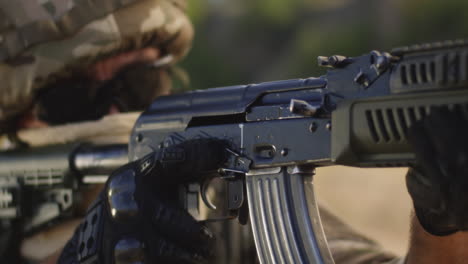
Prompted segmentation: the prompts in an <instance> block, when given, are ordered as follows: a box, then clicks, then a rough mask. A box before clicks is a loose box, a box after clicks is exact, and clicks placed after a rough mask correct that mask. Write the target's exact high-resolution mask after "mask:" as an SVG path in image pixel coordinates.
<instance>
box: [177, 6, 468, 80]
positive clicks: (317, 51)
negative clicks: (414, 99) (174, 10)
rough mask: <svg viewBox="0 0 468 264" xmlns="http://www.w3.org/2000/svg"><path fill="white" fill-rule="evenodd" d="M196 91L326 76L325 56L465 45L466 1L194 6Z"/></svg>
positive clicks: (188, 64) (190, 67)
mask: <svg viewBox="0 0 468 264" xmlns="http://www.w3.org/2000/svg"><path fill="white" fill-rule="evenodd" d="M189 3H190V5H189V14H190V16H191V18H192V20H193V21H194V25H195V29H196V32H197V34H196V38H195V42H194V45H193V49H192V52H191V53H190V55H189V56H188V57H187V59H186V60H185V61H184V62H183V63H182V66H183V67H184V68H185V69H186V70H187V71H188V73H189V75H190V77H191V80H192V85H191V86H192V88H193V89H203V88H209V87H216V86H226V85H234V84H243V83H252V82H261V81H269V80H274V79H287V78H298V77H307V76H319V75H322V74H323V73H325V69H321V68H319V67H318V66H317V65H316V64H317V63H316V58H317V56H319V55H333V54H340V55H348V56H357V55H360V54H362V53H365V52H368V51H370V50H372V49H378V50H389V49H391V48H392V47H395V46H399V45H408V44H415V43H421V42H428V41H437V40H445V39H455V38H466V37H467V32H468V20H467V19H466V18H465V16H464V15H465V13H466V10H468V1H463V0H444V1H440V0H424V1H423V0H379V1H375V0H326V1H325V0H309V1H306V0H289V1H284V0H256V1H250V0H236V1H228V0H211V1H189Z"/></svg>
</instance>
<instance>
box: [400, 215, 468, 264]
mask: <svg viewBox="0 0 468 264" xmlns="http://www.w3.org/2000/svg"><path fill="white" fill-rule="evenodd" d="M411 222H412V227H411V240H410V247H409V251H408V257H407V262H406V264H433V263H434V264H435V263H437V264H440V263H451V264H459V263H460V264H461V263H466V260H467V259H468V232H457V233H454V234H452V235H449V236H433V235H431V234H429V233H427V232H426V231H425V230H424V229H423V228H422V227H421V225H420V224H419V221H418V220H417V218H416V216H414V215H413V216H412V221H411Z"/></svg>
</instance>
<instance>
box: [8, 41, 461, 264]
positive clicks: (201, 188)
mask: <svg viewBox="0 0 468 264" xmlns="http://www.w3.org/2000/svg"><path fill="white" fill-rule="evenodd" d="M318 62H319V64H320V65H321V66H325V67H328V68H329V70H328V71H327V73H326V74H325V75H324V76H321V77H319V78H306V79H296V80H286V81H275V82H266V83H261V84H251V85H242V86H231V87H223V88H214V89H208V90H200V91H193V92H189V93H185V94H180V95H174V96H167V97H161V98H159V99H157V100H156V101H155V102H154V103H153V104H152V105H151V106H150V107H149V108H148V109H147V110H146V111H145V112H144V113H143V114H142V115H141V116H140V118H139V119H138V121H137V122H136V124H135V127H134V129H133V132H132V135H131V138H130V144H129V146H128V157H129V160H136V159H139V158H141V157H143V156H144V155H146V154H148V153H150V152H152V151H157V150H158V149H162V148H165V147H168V146H170V145H173V144H178V143H180V142H183V141H185V140H189V139H196V138H216V139H221V140H225V141H227V142H229V149H228V151H229V152H230V153H231V155H230V158H229V159H228V162H227V163H226V164H225V166H223V168H220V171H219V174H218V175H215V176H213V177H214V178H216V179H218V180H219V179H221V182H223V183H225V188H226V191H225V197H223V199H222V201H221V203H218V204H217V205H216V206H215V205H214V204H213V202H212V201H211V198H210V197H209V195H207V193H208V191H207V190H208V189H209V185H210V183H209V181H203V182H198V183H193V184H189V185H187V186H182V187H181V190H182V191H181V202H182V203H183V205H184V206H185V208H186V209H187V210H188V211H189V212H190V213H191V214H192V215H193V216H194V217H195V218H196V219H198V220H200V221H209V220H219V219H226V218H235V217H237V218H238V219H239V220H241V222H244V221H245V219H246V217H247V215H249V217H250V220H251V225H252V230H253V234H254V238H255V244H256V247H257V252H258V257H259V259H260V261H261V263H314V264H322V263H327V264H328V263H333V259H332V257H331V254H330V252H329V250H328V248H327V243H326V239H325V236H324V234H323V229H322V227H321V223H320V217H319V212H318V209H317V205H316V203H315V199H314V194H313V185H312V178H313V177H312V176H313V175H314V168H316V167H318V166H329V165H336V164H340V165H348V166H357V167H396V166H398V167H399V166H408V165H411V163H412V162H413V161H414V154H413V152H412V150H411V147H410V146H409V144H408V142H407V139H406V131H407V129H408V127H410V126H411V125H412V124H413V123H414V122H415V121H417V120H420V119H422V118H424V116H426V115H428V114H429V113H430V111H431V108H432V107H433V106H447V107H449V108H450V109H452V110H453V111H459V112H460V113H463V114H464V115H465V116H466V117H467V119H468V43H467V42H465V41H453V42H452V41H447V42H443V43H433V44H424V45H415V46H410V47H403V48H397V49H394V50H392V51H391V52H390V53H386V52H378V51H372V52H370V53H369V54H366V55H363V56H360V57H353V58H351V57H344V56H338V55H336V56H331V57H319V58H318ZM98 156H99V155H98ZM74 157H76V155H75V156H74ZM2 159H5V158H4V157H3V156H2V157H0V162H2ZM70 163H72V162H70ZM4 166H8V164H5V163H1V165H0V167H2V168H3V167H4ZM0 176H4V174H0ZM81 177H84V176H83V175H82V176H81ZM18 179H19V178H18ZM0 188H2V189H3V187H1V186H0ZM207 210H212V211H215V213H206V211H207Z"/></svg>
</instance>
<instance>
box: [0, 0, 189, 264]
mask: <svg viewBox="0 0 468 264" xmlns="http://www.w3.org/2000/svg"><path fill="white" fill-rule="evenodd" d="M185 8H186V3H185V1H184V0H123V1H121V0H99V1H94V0H92V1H85V0H83V1H81V0H50V1H35V0H19V1H8V0H0V79H1V80H2V82H1V84H0V135H1V134H5V133H8V134H9V135H10V138H12V139H13V140H12V141H17V139H16V133H15V132H16V131H17V130H18V129H21V128H34V127H45V126H50V125H61V124H65V123H69V122H79V121H84V120H97V119H99V118H101V117H102V116H104V115H107V114H111V113H115V112H126V111H136V110H143V109H144V108H146V106H147V105H148V104H149V103H150V102H152V100H153V99H154V98H155V97H157V96H159V95H163V94H167V93H169V90H170V88H171V77H172V75H173V74H172V73H173V71H172V69H173V67H172V66H173V65H174V64H175V63H176V62H178V61H179V60H180V59H181V58H182V57H184V56H185V54H186V53H187V51H188V50H189V49H190V46H191V41H192V38H193V28H192V25H191V23H190V21H189V20H188V18H187V16H186V14H185ZM135 80H137V81H135ZM0 141H1V139H0ZM26 143H30V142H26ZM91 199H92V198H91ZM0 233H1V234H0V256H2V257H3V258H2V262H4V261H5V262H8V263H17V262H18V260H17V259H14V260H13V259H9V258H7V255H9V256H11V255H17V254H16V252H17V250H16V249H17V247H18V244H19V242H18V241H17V240H18V237H19V234H15V233H14V230H12V229H11V230H7V231H5V232H4V230H3V229H2V231H1V232H0ZM11 239H14V241H12V240H11ZM12 249H14V250H12ZM14 257H17V256H14Z"/></svg>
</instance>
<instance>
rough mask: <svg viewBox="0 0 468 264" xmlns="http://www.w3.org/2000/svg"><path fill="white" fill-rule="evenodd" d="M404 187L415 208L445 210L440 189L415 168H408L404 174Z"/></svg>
mask: <svg viewBox="0 0 468 264" xmlns="http://www.w3.org/2000/svg"><path fill="white" fill-rule="evenodd" d="M406 187H407V188H408V192H409V194H410V195H411V198H412V199H413V202H414V204H415V207H417V208H431V209H435V210H436V211H437V212H441V211H443V210H445V209H446V208H447V204H446V203H445V202H444V201H445V200H444V199H443V195H442V192H441V188H439V186H437V184H435V183H433V182H430V181H429V179H427V178H426V177H425V176H424V174H423V173H421V172H420V171H419V169H417V168H410V169H409V170H408V173H407V174H406Z"/></svg>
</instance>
